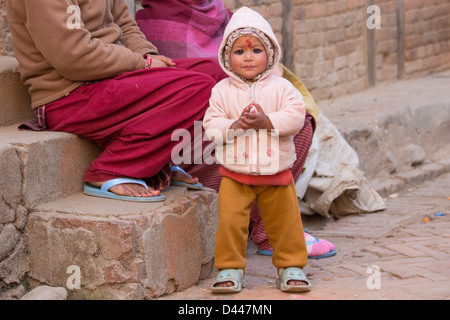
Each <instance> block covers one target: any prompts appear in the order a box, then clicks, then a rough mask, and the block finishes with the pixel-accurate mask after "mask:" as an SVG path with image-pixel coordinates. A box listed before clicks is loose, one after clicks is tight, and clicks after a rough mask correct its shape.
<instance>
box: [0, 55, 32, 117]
mask: <svg viewBox="0 0 450 320" xmlns="http://www.w3.org/2000/svg"><path fill="white" fill-rule="evenodd" d="M0 97H1V100H0V113H1V115H2V116H1V117H0V126H7V125H11V124H13V123H17V122H23V121H26V120H29V119H32V118H33V117H34V115H33V112H32V110H31V99H30V95H29V94H28V90H27V87H26V86H25V85H24V84H23V83H22V82H21V80H20V74H19V63H18V62H17V60H16V59H15V58H13V57H5V56H0Z"/></svg>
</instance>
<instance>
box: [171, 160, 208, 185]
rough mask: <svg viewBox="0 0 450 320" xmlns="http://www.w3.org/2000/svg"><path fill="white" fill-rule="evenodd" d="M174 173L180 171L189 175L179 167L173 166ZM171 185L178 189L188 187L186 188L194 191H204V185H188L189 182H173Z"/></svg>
mask: <svg viewBox="0 0 450 320" xmlns="http://www.w3.org/2000/svg"><path fill="white" fill-rule="evenodd" d="M173 171H180V172H183V173H184V174H186V175H187V173H186V171H184V170H183V169H182V168H181V167H179V166H173V167H172V172H173ZM170 185H171V186H176V187H186V188H188V189H192V190H202V189H203V185H202V184H201V183H187V182H182V181H171V182H170Z"/></svg>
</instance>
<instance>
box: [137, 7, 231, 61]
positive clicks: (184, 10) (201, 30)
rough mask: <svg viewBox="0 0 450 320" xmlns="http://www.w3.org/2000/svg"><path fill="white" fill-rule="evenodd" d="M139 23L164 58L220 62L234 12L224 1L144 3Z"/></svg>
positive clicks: (138, 19) (139, 12)
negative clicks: (220, 50)
mask: <svg viewBox="0 0 450 320" xmlns="http://www.w3.org/2000/svg"><path fill="white" fill-rule="evenodd" d="M142 5H143V7H144V9H142V10H139V11H138V12H137V13H136V22H137V24H138V26H139V28H140V29H141V31H142V32H143V33H144V34H145V35H146V37H147V40H149V41H150V42H151V43H153V44H154V45H155V46H156V47H157V48H158V51H159V53H160V54H162V55H165V56H167V57H170V58H202V57H203V58H205V57H206V58H217V48H218V47H219V45H220V42H221V41H222V35H223V31H224V30H225V27H226V25H227V23H228V21H229V17H230V11H228V9H227V8H226V7H225V5H224V4H223V2H222V1H220V0H199V1H189V0H143V1H142Z"/></svg>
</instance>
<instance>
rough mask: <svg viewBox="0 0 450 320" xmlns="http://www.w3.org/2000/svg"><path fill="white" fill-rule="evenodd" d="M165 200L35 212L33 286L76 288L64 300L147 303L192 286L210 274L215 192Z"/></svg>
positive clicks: (83, 202)
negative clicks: (70, 282)
mask: <svg viewBox="0 0 450 320" xmlns="http://www.w3.org/2000/svg"><path fill="white" fill-rule="evenodd" d="M164 194H165V195H166V197H167V200H166V201H165V202H160V203H153V204H142V203H132V202H124V201H113V200H107V199H101V198H95V197H89V196H86V195H83V194H76V195H73V196H71V197H68V198H65V199H62V200H58V201H55V202H52V203H47V204H43V205H41V206H38V207H37V208H36V209H35V210H34V211H33V212H32V213H31V214H30V217H29V221H28V225H27V233H28V235H29V239H28V243H29V245H28V250H29V255H30V272H29V276H30V278H31V279H32V283H33V285H34V286H35V285H41V284H44V285H49V286H61V287H66V282H67V279H68V278H69V276H70V274H68V273H67V268H68V267H69V266H72V265H75V266H78V267H79V268H80V270H81V289H80V290H70V291H69V297H76V298H86V299H152V298H156V297H159V296H162V295H164V294H170V293H173V292H174V291H177V290H184V289H187V288H189V287H190V286H192V285H194V284H195V283H196V282H198V280H200V279H201V278H204V277H206V276H207V275H209V274H210V272H211V271H212V263H211V262H212V260H213V256H214V243H215V230H216V225H217V215H216V202H217V196H216V193H215V192H214V191H213V190H211V189H206V190H203V191H187V190H186V189H185V188H181V187H171V188H169V189H168V190H167V191H164Z"/></svg>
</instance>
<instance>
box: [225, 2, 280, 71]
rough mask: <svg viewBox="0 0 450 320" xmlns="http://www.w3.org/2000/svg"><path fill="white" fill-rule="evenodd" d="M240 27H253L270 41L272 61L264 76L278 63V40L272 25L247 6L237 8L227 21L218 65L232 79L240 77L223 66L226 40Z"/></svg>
mask: <svg viewBox="0 0 450 320" xmlns="http://www.w3.org/2000/svg"><path fill="white" fill-rule="evenodd" d="M242 28H254V29H257V30H259V31H261V32H263V33H264V34H265V35H266V36H267V38H269V40H270V41H271V42H272V44H273V50H274V58H273V59H274V62H273V64H272V66H271V67H270V68H268V69H267V70H266V71H265V72H264V73H263V76H262V77H261V79H262V78H265V77H267V76H268V74H270V73H271V72H272V71H273V69H274V67H275V66H276V65H277V64H278V63H279V61H280V57H281V47H280V45H279V43H278V40H277V38H276V36H275V34H274V32H273V30H272V27H271V26H270V24H269V23H268V22H267V20H265V19H264V18H263V17H262V16H261V15H260V14H259V13H258V12H256V11H254V10H252V9H250V8H248V7H242V8H240V9H239V10H237V11H236V12H235V13H234V14H233V16H232V17H231V19H230V22H229V23H228V25H227V27H226V29H225V32H224V35H223V40H222V43H221V44H220V48H219V54H218V59H219V63H220V66H221V67H222V69H223V70H224V71H225V73H226V74H228V75H229V76H230V77H232V78H234V79H236V78H237V79H240V78H239V77H238V76H237V75H236V74H235V73H234V72H232V71H230V70H228V68H227V67H226V66H225V58H224V51H225V46H226V44H227V41H228V37H229V36H230V35H231V34H232V33H233V32H234V31H236V30H238V29H242Z"/></svg>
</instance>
